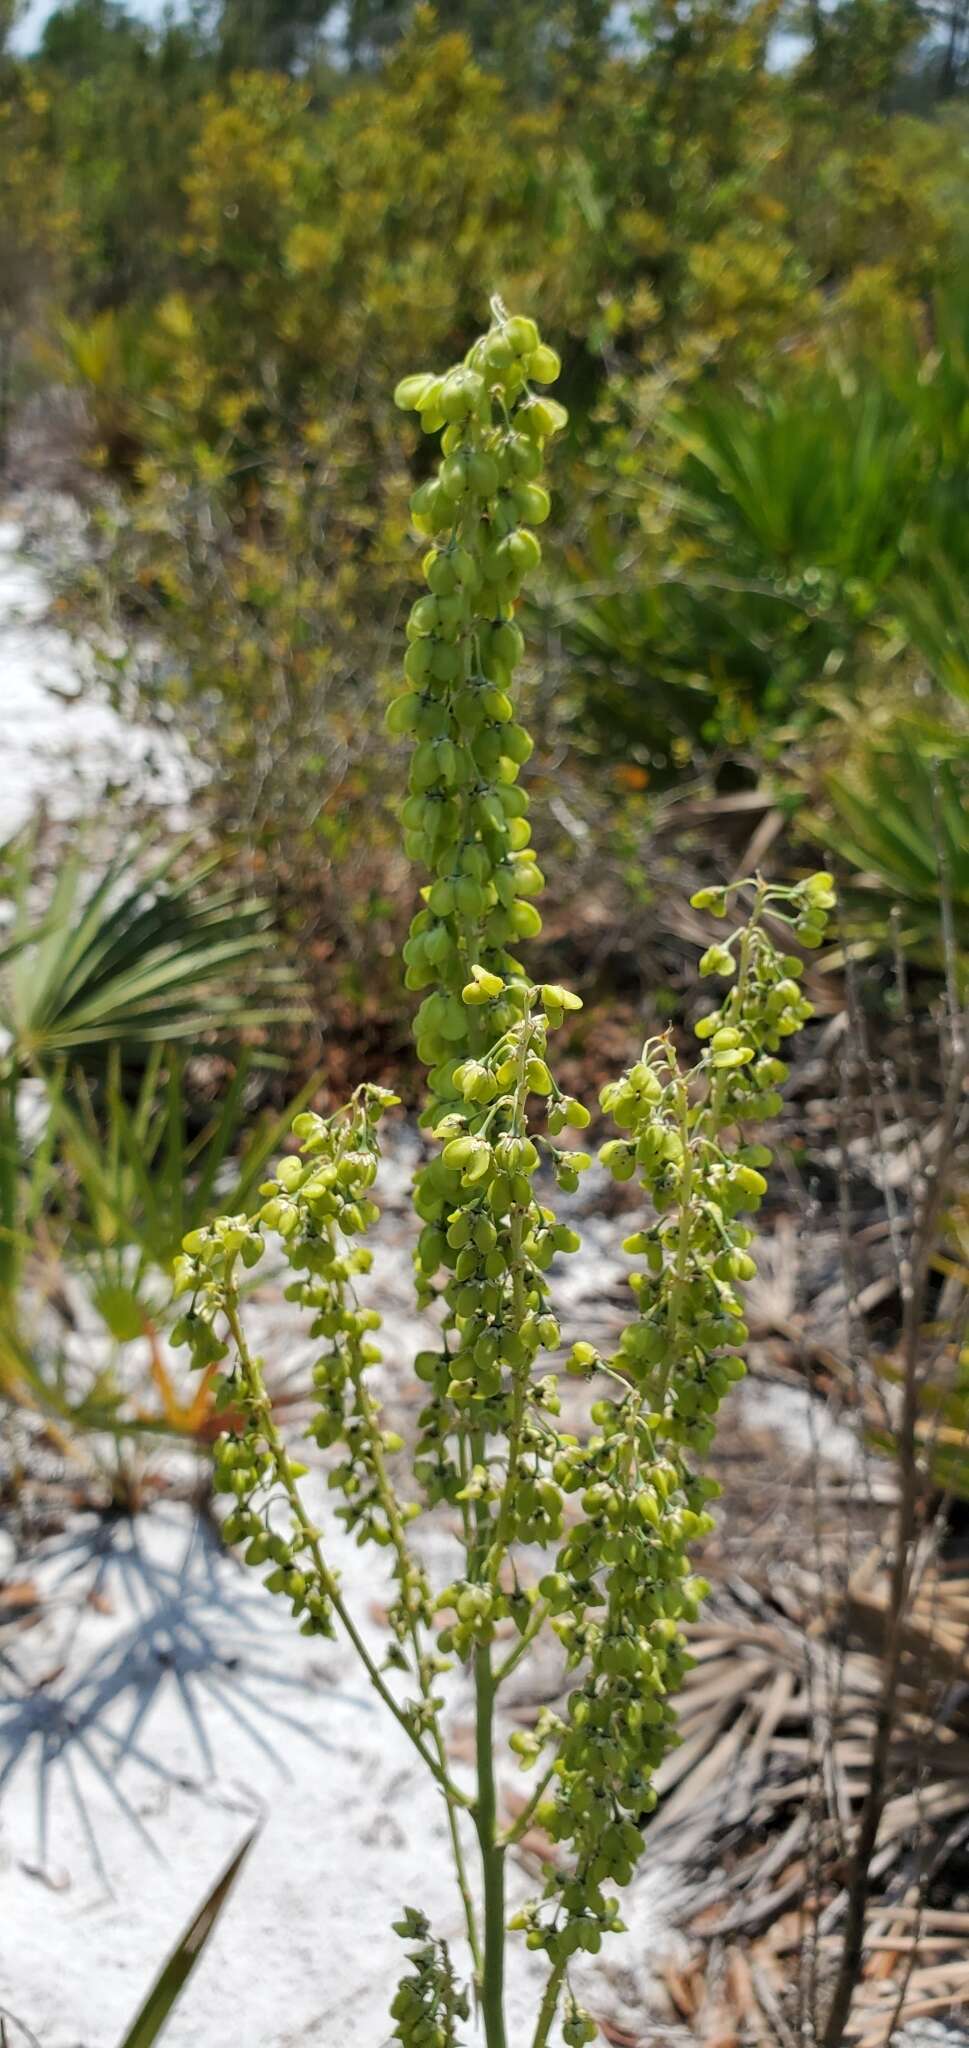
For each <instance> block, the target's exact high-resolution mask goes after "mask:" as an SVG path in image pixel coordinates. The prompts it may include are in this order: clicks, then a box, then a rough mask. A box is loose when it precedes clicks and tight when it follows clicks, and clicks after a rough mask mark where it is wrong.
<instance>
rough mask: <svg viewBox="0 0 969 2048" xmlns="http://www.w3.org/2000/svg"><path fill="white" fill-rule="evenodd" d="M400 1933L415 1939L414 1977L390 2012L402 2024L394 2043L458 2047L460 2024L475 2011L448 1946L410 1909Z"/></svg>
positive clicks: (411, 2047)
mask: <svg viewBox="0 0 969 2048" xmlns="http://www.w3.org/2000/svg"><path fill="white" fill-rule="evenodd" d="M394 1933H395V1934H399V1935H400V1937H401V1940H402V1941H412V1942H414V1943H416V1947H414V1948H412V1949H411V1950H410V1952H409V1954H408V1957H407V1960H408V1962H409V1964H410V1966H411V1967H410V1975H409V1976H407V1977H402V1978H401V1981H400V1984H399V1986H398V1989H397V1993H396V1996H395V1998H394V2001H393V2004H392V2005H391V2008H390V2016H391V2018H392V2019H393V2020H394V2021H395V2022H396V2025H395V2027H394V2032H393V2039H394V2040H395V2041H399V2042H400V2043H401V2048H457V2034H456V2033H455V2024H456V2022H457V2021H458V2020H466V2019H467V2017H468V2012H469V2010H470V2005H469V2000H468V1997H467V1993H466V1992H464V1991H462V1990H461V1989H460V1987H459V1986H458V1983H457V1980H456V1978H455V1975H454V1970H453V1968H452V1965H451V1958H450V1955H449V1953H448V1947H447V1943H446V1942H445V1941H437V1940H435V1938H434V1937H433V1935H432V1934H431V1930H430V1926H429V1924H428V1921H427V1918H426V1916H425V1914H423V1913H421V1912H420V1911H418V1910H417V1909H416V1908H415V1907H413V1906H405V1908H404V1912H403V1916H402V1918H401V1919H400V1920H395V1922H394Z"/></svg>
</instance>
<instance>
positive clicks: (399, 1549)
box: [350, 1343, 482, 1977]
mask: <svg viewBox="0 0 969 2048" xmlns="http://www.w3.org/2000/svg"><path fill="white" fill-rule="evenodd" d="M364 1370H365V1368H364V1361H363V1359H362V1357H361V1355H360V1347H359V1344H357V1343H354V1344H353V1345H352V1346H351V1366H350V1371H351V1375H352V1378H353V1384H354V1389H355V1391H356V1396H357V1410H358V1413H359V1414H360V1415H361V1417H362V1418H363V1422H364V1425H365V1428H366V1430H367V1434H368V1436H369V1439H370V1455H371V1459H372V1462H373V1470H374V1477H375V1479H376V1481H377V1491H378V1493H379V1495H380V1499H381V1501H382V1503H383V1508H384V1513H385V1514H386V1517H387V1524H388V1527H389V1529H390V1533H391V1537H392V1539H393V1545H394V1551H395V1553H396V1557H397V1566H398V1572H399V1577H400V1588H401V1595H402V1598H403V1600H404V1602H405V1605H406V1604H407V1596H408V1580H409V1578H410V1575H411V1573H412V1572H413V1571H414V1569H415V1566H414V1561H413V1559H412V1557H411V1554H410V1551H409V1549H408V1547H407V1538H406V1536H405V1534H404V1525H403V1522H402V1521H401V1518H400V1510H399V1508H398V1505H397V1499H396V1495H395V1493H394V1489H393V1487H392V1485H391V1483H390V1476H389V1474H388V1471H387V1467H386V1464H385V1462H384V1449H383V1444H382V1442H381V1437H380V1428H379V1423H378V1420H377V1417H376V1415H375V1413H374V1409H373V1403H372V1401H371V1399H370V1394H369V1392H368V1389H367V1387H366V1385H365V1383H364ZM408 1632H409V1634H410V1639H411V1643H412V1645H413V1649H414V1659H415V1663H416V1667H417V1679H418V1683H419V1685H420V1688H421V1693H422V1695H423V1698H424V1700H425V1702H426V1704H427V1705H428V1707H429V1708H430V1699H431V1687H430V1683H429V1681H428V1679H427V1677H426V1675H425V1673H426V1665H425V1659H424V1646H423V1643H422V1642H421V1634H420V1627H419V1624H418V1621H417V1618H416V1616H415V1615H413V1614H411V1613H410V1612H409V1610H408ZM427 1732H428V1735H429V1737H430V1740H431V1743H432V1745H433V1749H434V1754H435V1756H436V1758H437V1762H438V1766H439V1769H440V1772H441V1782H442V1784H443V1785H444V1786H445V1802H446V1805H447V1821H448V1833H449V1835H450V1838H451V1854H452V1858H453V1861H454V1874H455V1877H456V1879H457V1886H458V1891H459V1892H460V1894H461V1904H462V1906H463V1908H464V1922H465V1927H466V1929H467V1935H468V1946H469V1948H470V1950H471V1960H472V1963H473V1965H474V1973H475V1976H476V1977H480V1975H481V1969H482V1958H481V1944H480V1941H479V1939H478V1923H477V1918H476V1915H475V1910H474V1901H473V1899H472V1897H471V1886H470V1883H469V1882H468V1873H467V1867H466V1865H465V1861H464V1850H463V1848H462V1846H461V1835H460V1830H459V1828H458V1816H457V1810H456V1808H455V1806H454V1804H453V1802H452V1800H451V1799H450V1797H449V1795H448V1793H447V1790H446V1786H447V1779H448V1770H447V1753H446V1751H445V1747H444V1737H443V1734H442V1733H441V1727H440V1723H439V1721H438V1718H437V1715H436V1713H434V1712H433V1710H431V1711H430V1719H429V1722H428V1724H427Z"/></svg>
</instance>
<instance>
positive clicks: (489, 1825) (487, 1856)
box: [474, 1643, 506, 2048]
mask: <svg viewBox="0 0 969 2048" xmlns="http://www.w3.org/2000/svg"><path fill="white" fill-rule="evenodd" d="M474 1678H475V1700H476V1715H475V1748H476V1756H477V1767H478V1799H477V1804H476V1807H475V1816H474V1818H475V1826H476V1828H477V1830H478V1841H479V1843H480V1845H481V1873H482V1880H483V1888H484V1969H483V1972H482V1979H481V2014H482V2018H483V2020H484V2030H485V2041H486V2043H487V2048H506V2041H505V2017H504V1989H505V1851H504V1848H503V1846H502V1844H501V1843H500V1842H499V1840H498V1836H497V1827H496V1820H497V1812H496V1798H495V1759H494V1705H495V1680H494V1673H493V1671H492V1668H491V1650H490V1647H489V1645H488V1644H487V1643H479V1645H478V1648H477V1650H476V1651H475V1660H474Z"/></svg>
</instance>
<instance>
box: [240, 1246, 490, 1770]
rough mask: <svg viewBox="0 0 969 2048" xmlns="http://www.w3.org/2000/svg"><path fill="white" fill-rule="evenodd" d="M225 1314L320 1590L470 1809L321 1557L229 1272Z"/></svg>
mask: <svg viewBox="0 0 969 2048" xmlns="http://www.w3.org/2000/svg"><path fill="white" fill-rule="evenodd" d="M225 1314H226V1321H227V1322H228V1325H229V1329H230V1330H231V1332H232V1341H233V1343H234V1344H235V1347H236V1351H237V1354H238V1357H239V1363H240V1365H241V1366H242V1369H243V1372H244V1373H245V1375H246V1379H247V1382H248V1392H249V1398H250V1402H251V1405H252V1407H253V1408H254V1409H256V1410H257V1411H258V1416H259V1428H260V1430H261V1432H262V1436H263V1441H264V1442H265V1445H266V1448H267V1450H269V1451H271V1453H272V1459H273V1468H274V1471H275V1474H276V1477H277V1480H278V1482H279V1484H280V1485H281V1487H282V1489H283V1492H284V1493H285V1495H286V1498H287V1500H288V1502H289V1506H290V1510H291V1512H292V1516H293V1520H294V1521H295V1522H296V1523H298V1525H299V1527H300V1529H301V1530H302V1532H303V1535H304V1536H305V1538H306V1542H307V1546H308V1549H309V1552H310V1556H311V1557H312V1559H313V1564H314V1566H315V1568H316V1572H317V1574H318V1577H319V1581H320V1585H321V1586H322V1588H323V1591H324V1592H325V1594H326V1597H327V1599H328V1600H329V1602H330V1604H331V1606H332V1608H333V1612H334V1614H336V1615H337V1616H338V1618H339V1620H340V1621H341V1622H342V1624H343V1627H344V1629H345V1630H346V1633H347V1635H348V1636H349V1638H350V1641H351V1643H352V1644H353V1647H354V1649H355V1651H356V1653H357V1656H358V1657H359V1659H360V1662H361V1664H362V1665H363V1667H364V1669H365V1671H366V1673H367V1677H368V1678H369V1680H370V1683H371V1685H372V1686H373V1689H374V1691H375V1692H376V1693H377V1694H378V1696H379V1698H380V1699H382V1700H383V1703H384V1706H385V1707H387V1708H388V1710H389V1712H390V1713H391V1714H392V1715H393V1717H394V1720H395V1721H396V1722H397V1723H398V1725H399V1726H400V1727H401V1728H402V1729H403V1731H404V1734H405V1735H406V1736H407V1739H408V1741H409V1742H410V1743H411V1744H412V1745H413V1747H414V1749H416V1751H417V1754H418V1756H419V1757H420V1758H421V1761H422V1762H423V1763H425V1764H426V1765H427V1768H428V1770H429V1771H430V1773H431V1776H432V1778H434V1779H435V1780H436V1781H437V1783H438V1784H439V1785H440V1787H441V1789H442V1791H443V1792H444V1795H445V1797H446V1799H447V1801H448V1804H449V1805H450V1804H451V1802H452V1801H453V1802H454V1804H456V1805H458V1806H470V1805H471V1801H470V1800H469V1799H468V1798H467V1797H466V1796H465V1794H464V1793H463V1792H462V1791H461V1789H460V1787H459V1786H458V1785H455V1783H454V1781H453V1779H452V1778H450V1777H449V1776H448V1774H447V1772H446V1771H445V1770H444V1769H442V1766H441V1765H440V1764H439V1763H438V1761H437V1758H436V1757H434V1756H432V1755H431V1754H430V1752H429V1750H426V1749H425V1747H424V1744H423V1743H422V1741H421V1739H420V1736H419V1735H418V1734H417V1732H416V1730H415V1729H414V1728H413V1726H412V1725H411V1722H410V1720H409V1719H408V1716H407V1714H406V1713H405V1712H404V1710H403V1708H402V1707H400V1706H399V1705H398V1703H397V1701H396V1700H395V1698H394V1695H393V1693H392V1692H391V1691H390V1688H389V1686H387V1685H385V1684H384V1681H383V1679H382V1678H381V1675H380V1672H379V1671H378V1669H377V1666H376V1664H375V1663H374V1661H373V1658H372V1657H371V1655H370V1651H369V1650H368V1648H367V1645H366V1643H365V1642H364V1640H363V1637H362V1636H361V1634H360V1631H359V1629H358V1628H357V1626H356V1623H355V1622H354V1619H353V1616H352V1615H351V1613H350V1612H349V1609H348V1608H347V1606H346V1603H345V1601H344V1599H343V1595H342V1593H341V1592H340V1587H339V1582H338V1580H337V1579H336V1578H335V1577H334V1575H333V1573H332V1571H331V1570H330V1567H329V1565H328V1564H327V1562H326V1559H325V1557H324V1556H323V1552H322V1549H321V1547H320V1537H319V1531H318V1530H317V1529H316V1528H315V1527H314V1525H313V1523H312V1522H311V1521H310V1518H309V1516H308V1514H307V1512H306V1509H305V1507H304V1505H303V1500H302V1496H301V1494H300V1491H299V1488H298V1486H297V1485H296V1481H295V1480H294V1479H293V1478H292V1477H291V1475H290V1471H289V1460H288V1458H287V1456H286V1447H285V1445H284V1443H283V1440H282V1437H281V1436H280V1434H279V1431H278V1429H277V1428H276V1424H275V1422H274V1421H273V1416H272V1409H271V1407H270V1403H269V1396H268V1394H267V1393H266V1390H265V1387H264V1386H263V1384H262V1379H261V1376H260V1374H259V1372H258V1370H257V1368H256V1364H255V1361H254V1359H253V1357H252V1354H251V1352H250V1350H249V1346H248V1344H247V1342H246V1336H245V1331H244V1330H243V1327H242V1322H241V1319H240V1316H239V1303H238V1296H237V1294H236V1291H235V1288H234V1286H233V1284H232V1281H231V1277H230V1275H229V1273H228V1272H227V1273H226V1279H225Z"/></svg>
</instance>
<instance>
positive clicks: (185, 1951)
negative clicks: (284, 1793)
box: [121, 1824, 259, 2048]
mask: <svg viewBox="0 0 969 2048" xmlns="http://www.w3.org/2000/svg"><path fill="white" fill-rule="evenodd" d="M258 1833H259V1824H257V1825H256V1826H255V1827H254V1828H251V1829H250V1831H249V1833H248V1835H247V1836H246V1838H245V1841H244V1842H243V1843H242V1846H241V1848H239V1849H237V1850H236V1853H235V1855H234V1856H233V1858H232V1861H231V1863H229V1864H228V1865H227V1867H226V1869H225V1870H224V1871H223V1873H222V1876H221V1877H220V1878H217V1879H216V1882H215V1884H214V1885H213V1887H212V1890H211V1891H210V1892H209V1895H208V1897H207V1899H206V1900H205V1904H204V1905H203V1906H202V1907H200V1909H199V1911H198V1912H197V1913H196V1915H195V1918H194V1919H193V1921H192V1923H191V1925H190V1926H189V1927H186V1929H185V1932H184V1934H183V1935H182V1938H181V1940H180V1942H179V1943H178V1945H177V1947H176V1948H174V1949H173V1950H172V1953H171V1955H170V1956H169V1958H168V1961H167V1963H166V1964H165V1967H164V1969H163V1970H162V1972H161V1975H160V1976H159V1977H158V1978H157V1980H156V1982H155V1983H154V1984H153V1986H152V1988H151V1990H150V1991H149V1993H148V1997H147V1998H146V2000H145V2002H144V2005H143V2006H142V2007H141V2010H140V2011H139V2013H138V2014H137V2016H136V2018H135V2019H134V2020H133V2021H132V2023H131V2026H130V2027H129V2028H128V2031H127V2033H126V2034H125V2037H124V2040H123V2041H122V2042H121V2048H151V2043H152V2042H154V2041H157V2040H158V2039H159V2037H160V2035H161V2033H162V2031H163V2029H164V2027H165V2024H166V2021H167V2020H168V2019H169V2018H170V2016H171V2011H172V2007H173V2006H174V2004H175V2000H176V1999H177V1998H178V1997H179V1995H180V1993H181V1992H182V1991H183V1990H184V1987H185V1985H186V1983H187V1981H188V1979H189V1977H190V1976H191V1974H192V1971H193V1970H194V1968H195V1965H196V1963H197V1962H198V1959H199V1957H200V1955H201V1954H202V1953H203V1951H204V1949H205V1946H206V1943H207V1942H208V1940H209V1936H210V1935H211V1933H212V1931H213V1928H214V1927H215V1924H216V1922H217V1920H218V1918H219V1914H220V1913H221V1911H222V1908H223V1906H224V1905H225V1902H226V1900H227V1898H228V1896H229V1893H230V1892H231V1890H232V1887H233V1885H234V1883H235V1881H236V1878H237V1877H238V1875H239V1872H240V1870H241V1868H242V1865H243V1863H244V1862H245V1860H246V1857H247V1856H248V1854H249V1851H250V1849H251V1848H252V1845H253V1842H254V1841H255V1839H256V1836H257V1835H258Z"/></svg>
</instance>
